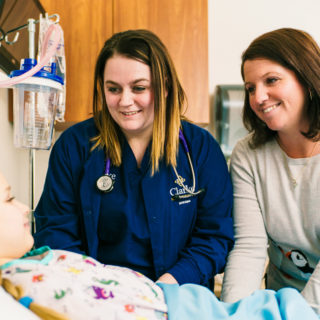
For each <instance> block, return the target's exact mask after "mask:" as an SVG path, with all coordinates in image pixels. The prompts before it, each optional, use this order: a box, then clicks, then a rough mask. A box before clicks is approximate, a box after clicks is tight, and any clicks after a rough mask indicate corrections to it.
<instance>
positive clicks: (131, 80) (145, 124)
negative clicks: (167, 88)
mask: <svg viewBox="0 0 320 320" xmlns="http://www.w3.org/2000/svg"><path fill="white" fill-rule="evenodd" d="M104 92H105V97H106V102H107V106H108V110H109V112H110V114H111V116H112V118H113V120H114V121H115V122H116V123H117V124H118V125H119V127H120V128H121V130H122V132H123V133H124V135H125V136H126V137H127V139H128V138H130V137H132V136H142V137H147V138H149V139H150V138H151V136H152V129H153V120H154V98H153V90H152V83H151V71H150V67H149V66H148V65H146V64H144V63H142V62H140V61H137V60H134V59H130V58H127V57H124V56H120V55H115V56H113V57H111V58H110V59H108V60H107V63H106V65H105V69H104Z"/></svg>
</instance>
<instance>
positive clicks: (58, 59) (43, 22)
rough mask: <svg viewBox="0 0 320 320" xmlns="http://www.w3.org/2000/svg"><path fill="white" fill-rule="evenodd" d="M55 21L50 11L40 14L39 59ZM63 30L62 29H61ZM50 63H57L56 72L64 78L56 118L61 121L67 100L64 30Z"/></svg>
mask: <svg viewBox="0 0 320 320" xmlns="http://www.w3.org/2000/svg"><path fill="white" fill-rule="evenodd" d="M53 23H55V22H53V21H51V20H50V19H49V17H48V13H46V14H45V17H43V16H42V14H40V18H39V43H38V60H40V57H41V55H42V52H43V51H45V50H47V49H48V48H43V40H44V37H45V34H46V32H47V30H48V28H49V27H50V25H51V24H53ZM61 30H62V29H61ZM50 45H51V42H49V43H48V47H50ZM49 62H50V63H49V65H50V64H52V63H55V64H56V66H57V70H56V74H57V75H58V76H59V77H61V78H62V79H63V82H64V86H63V90H62V91H60V92H59V95H60V97H59V105H58V106H57V112H56V116H55V119H56V120H57V121H59V122H64V121H65V120H64V114H65V101H66V59H65V52H64V37H63V32H62V34H61V38H60V42H59V45H58V47H57V50H56V53H55V55H54V56H53V57H52V58H51V60H50V61H49ZM44 69H45V70H47V71H48V72H50V71H51V70H50V67H49V66H47V67H44Z"/></svg>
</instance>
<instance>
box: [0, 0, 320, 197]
mask: <svg viewBox="0 0 320 320" xmlns="http://www.w3.org/2000/svg"><path fill="white" fill-rule="evenodd" d="M208 5H209V6H208V13H209V90H210V97H211V104H212V105H213V98H214V90H215V86H216V85H217V84H241V83H242V80H241V76H240V56H241V53H242V52H243V51H244V50H245V49H246V47H247V46H248V45H249V43H250V42H251V41H252V40H253V39H254V38H255V37H257V36H258V35H260V34H262V33H264V32H267V31H270V30H272V29H276V28H280V27H294V28H299V29H303V30H305V31H307V32H309V33H310V34H311V35H312V36H313V37H314V38H315V39H316V40H317V41H318V43H320V24H319V14H320V0H303V1H302V0H208ZM7 106H8V102H7V90H6V89H0V150H1V151H0V171H1V172H3V173H4V174H5V176H6V177H7V179H8V180H9V182H10V184H11V185H12V187H13V192H14V194H15V196H16V197H17V198H18V199H20V200H22V201H24V202H25V203H29V194H28V193H29V191H28V186H29V178H28V176H29V168H28V166H29V155H28V151H27V150H20V149H15V148H14V147H13V137H12V134H13V132H12V125H11V124H9V122H8V120H7V119H8V115H7V112H8V107H7ZM48 157H49V151H37V152H36V192H35V198H36V201H38V199H39V196H40V193H41V189H42V187H43V181H44V177H45V174H46V170H47V162H48Z"/></svg>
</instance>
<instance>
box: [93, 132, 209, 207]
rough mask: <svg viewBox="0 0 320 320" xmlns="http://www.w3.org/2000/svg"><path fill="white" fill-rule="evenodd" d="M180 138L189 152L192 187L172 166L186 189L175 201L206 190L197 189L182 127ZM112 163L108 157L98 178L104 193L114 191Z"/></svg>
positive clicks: (188, 155)
mask: <svg viewBox="0 0 320 320" xmlns="http://www.w3.org/2000/svg"><path fill="white" fill-rule="evenodd" d="M179 139H180V140H181V142H182V145H183V148H184V150H185V152H186V154H187V157H188V162H189V166H190V170H191V174H192V187H191V188H189V187H187V186H186V185H185V184H184V182H183V180H182V178H181V176H180V175H179V174H178V172H177V169H176V168H175V167H172V168H173V171H174V173H175V175H176V177H177V181H178V182H179V185H180V186H181V187H182V188H183V190H184V191H185V193H182V194H177V195H174V196H172V197H171V200H173V201H180V200H183V199H186V198H190V197H194V196H197V195H198V194H200V193H201V192H203V191H204V189H199V190H198V191H195V188H196V177H195V173H194V168H193V165H192V161H191V157H190V151H189V148H188V144H187V141H186V139H185V137H184V135H183V133H182V130H181V129H180V130H179ZM110 165H111V161H110V158H109V157H108V158H107V159H106V164H105V170H104V174H103V175H102V176H101V177H100V178H98V180H97V182H96V185H97V188H98V190H99V191H101V192H104V193H108V192H110V191H112V189H113V186H114V183H115V180H114V178H113V177H112V176H111V175H110Z"/></svg>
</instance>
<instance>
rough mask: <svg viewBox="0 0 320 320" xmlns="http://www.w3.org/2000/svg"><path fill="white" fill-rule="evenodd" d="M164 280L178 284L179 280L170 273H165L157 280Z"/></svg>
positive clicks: (164, 281)
mask: <svg viewBox="0 0 320 320" xmlns="http://www.w3.org/2000/svg"><path fill="white" fill-rule="evenodd" d="M158 281H159V282H163V283H168V284H176V283H178V281H177V280H176V279H175V278H174V277H173V276H172V275H171V274H170V273H164V274H163V275H162V276H161V277H160V278H159V279H158V280H157V282H158Z"/></svg>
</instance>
